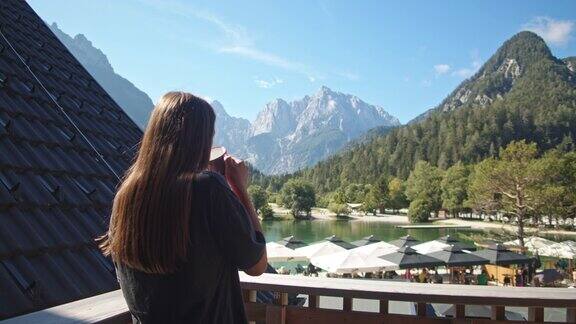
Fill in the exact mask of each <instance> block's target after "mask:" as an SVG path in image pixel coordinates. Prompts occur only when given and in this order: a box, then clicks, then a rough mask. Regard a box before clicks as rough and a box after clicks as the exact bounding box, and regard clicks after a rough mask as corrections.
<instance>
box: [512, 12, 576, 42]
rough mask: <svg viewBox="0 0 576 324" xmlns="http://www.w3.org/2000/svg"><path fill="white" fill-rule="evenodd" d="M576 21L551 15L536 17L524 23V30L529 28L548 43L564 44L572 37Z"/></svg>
mask: <svg viewBox="0 0 576 324" xmlns="http://www.w3.org/2000/svg"><path fill="white" fill-rule="evenodd" d="M573 28H574V22H573V21H570V20H556V19H553V18H550V17H536V18H534V19H532V21H530V22H529V23H527V24H524V25H522V29H523V30H529V31H532V32H534V33H536V34H538V35H539V36H540V37H542V38H543V39H544V40H545V41H546V42H547V43H548V44H551V45H556V46H563V45H566V44H567V43H568V41H569V40H570V39H571V38H572V37H571V34H572V30H573Z"/></svg>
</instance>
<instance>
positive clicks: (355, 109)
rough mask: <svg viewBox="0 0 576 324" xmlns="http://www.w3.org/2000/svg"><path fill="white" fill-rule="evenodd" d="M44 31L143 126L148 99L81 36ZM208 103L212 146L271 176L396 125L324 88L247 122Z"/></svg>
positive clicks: (377, 110) (278, 102)
mask: <svg viewBox="0 0 576 324" xmlns="http://www.w3.org/2000/svg"><path fill="white" fill-rule="evenodd" d="M50 28H51V29H52V31H53V32H54V33H55V34H56V36H57V37H58V38H59V39H60V41H61V42H62V43H64V45H65V46H66V47H67V48H68V49H69V50H70V51H71V52H72V53H73V54H74V55H75V57H76V58H77V59H78V60H79V61H80V62H81V63H82V65H83V66H84V67H85V68H86V69H87V70H88V72H90V74H92V76H94V78H95V79H96V80H97V81H98V82H99V83H100V84H101V85H102V87H103V88H104V89H105V90H106V91H107V92H108V93H110V95H111V96H112V97H113V98H114V100H116V102H118V104H119V105H120V106H121V107H123V108H124V110H125V111H126V113H127V114H128V115H129V116H130V117H131V118H132V119H133V120H134V121H136V122H137V124H138V125H139V126H140V127H142V128H145V126H146V123H147V120H148V117H149V114H150V111H151V109H152V108H153V103H152V100H151V99H150V98H149V97H148V96H147V95H146V94H145V93H144V92H143V91H141V90H139V89H138V88H137V87H136V86H134V84H132V83H131V82H130V81H128V80H127V79H125V78H123V77H122V76H120V75H118V74H117V73H116V72H115V71H114V69H113V67H112V65H111V64H110V61H109V60H108V58H107V57H106V55H105V54H104V53H103V52H102V51H101V50H100V49H98V48H96V47H94V45H93V44H92V42H91V41H90V40H88V38H86V37H85V36H84V35H82V34H78V35H76V36H74V37H71V36H69V35H67V34H66V33H64V32H63V31H61V30H60V29H59V28H58V25H57V24H55V23H53V24H52V25H51V26H50ZM209 101H210V103H211V105H212V107H213V108H214V111H215V113H216V115H217V118H216V133H215V137H214V144H215V145H221V146H225V147H226V148H227V149H228V150H229V152H231V153H232V154H235V155H237V156H239V157H241V158H244V159H247V160H248V161H249V162H250V163H252V164H253V165H254V166H255V167H257V168H259V169H261V170H262V171H263V172H266V173H273V174H280V173H287V172H293V171H296V170H299V169H301V168H304V167H307V166H310V165H312V164H314V163H316V162H318V161H320V160H322V159H324V158H327V157H328V156H331V155H332V154H334V153H336V152H337V151H339V150H340V149H342V148H343V147H344V146H346V145H347V144H348V143H350V142H351V141H353V140H355V139H357V138H359V137H361V136H362V135H363V134H364V133H365V132H366V131H368V130H369V129H371V128H374V127H380V126H388V127H390V126H398V125H400V122H399V121H398V119H397V118H396V117H394V116H392V115H390V114H389V113H388V112H386V110H385V109H384V108H383V107H381V106H377V105H371V104H368V103H366V102H364V101H363V100H361V99H360V98H358V97H357V96H354V95H350V94H345V93H342V92H338V91H333V90H331V89H330V88H328V87H326V86H322V87H321V88H320V89H319V90H318V91H317V92H316V93H314V94H312V95H305V96H303V97H302V98H301V99H298V100H292V101H289V102H288V101H285V100H284V99H280V98H277V99H275V100H272V101H270V102H268V103H267V104H266V105H265V106H264V107H263V109H262V110H261V111H260V112H259V113H258V115H257V117H256V119H255V120H254V121H252V122H250V121H248V120H247V119H244V118H239V117H234V116H231V115H229V114H228V113H227V112H226V110H225V108H224V107H223V105H222V104H221V103H220V102H218V101H217V100H209Z"/></svg>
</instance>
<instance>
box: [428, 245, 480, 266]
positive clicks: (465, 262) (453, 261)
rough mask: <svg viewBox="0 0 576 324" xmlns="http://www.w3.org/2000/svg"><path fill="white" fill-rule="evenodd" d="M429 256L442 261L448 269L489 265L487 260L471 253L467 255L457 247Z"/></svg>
mask: <svg viewBox="0 0 576 324" xmlns="http://www.w3.org/2000/svg"><path fill="white" fill-rule="evenodd" d="M427 255H428V256H431V257H433V258H436V259H438V260H442V261H443V262H444V263H445V264H446V266H447V267H467V266H473V265H481V264H487V263H489V261H488V260H487V259H485V258H482V257H479V256H477V255H474V254H471V253H466V252H464V251H463V250H462V249H461V248H459V247H457V246H448V247H445V248H444V249H442V250H440V251H436V252H432V253H429V254H427Z"/></svg>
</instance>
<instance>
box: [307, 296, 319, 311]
mask: <svg viewBox="0 0 576 324" xmlns="http://www.w3.org/2000/svg"><path fill="white" fill-rule="evenodd" d="M319 307H320V296H316V295H308V308H319Z"/></svg>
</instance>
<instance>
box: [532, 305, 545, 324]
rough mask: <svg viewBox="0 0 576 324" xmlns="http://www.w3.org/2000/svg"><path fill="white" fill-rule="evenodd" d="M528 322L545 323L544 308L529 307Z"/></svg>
mask: <svg viewBox="0 0 576 324" xmlns="http://www.w3.org/2000/svg"><path fill="white" fill-rule="evenodd" d="M528 321H530V322H544V308H543V307H528Z"/></svg>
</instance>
